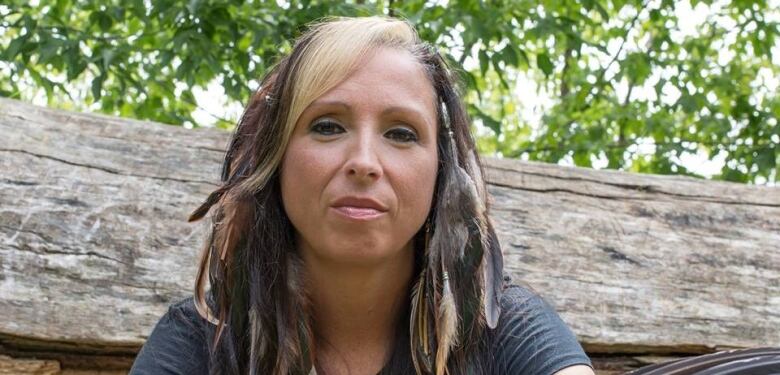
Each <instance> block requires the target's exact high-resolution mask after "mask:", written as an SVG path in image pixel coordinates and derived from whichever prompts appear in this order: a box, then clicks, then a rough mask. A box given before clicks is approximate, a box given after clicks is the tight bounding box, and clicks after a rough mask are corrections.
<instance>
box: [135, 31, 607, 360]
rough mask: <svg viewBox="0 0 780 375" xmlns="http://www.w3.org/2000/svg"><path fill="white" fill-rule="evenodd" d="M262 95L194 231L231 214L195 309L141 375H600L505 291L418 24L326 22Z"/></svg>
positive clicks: (449, 96)
mask: <svg viewBox="0 0 780 375" xmlns="http://www.w3.org/2000/svg"><path fill="white" fill-rule="evenodd" d="M261 87H262V88H261V89H260V90H259V91H258V92H257V93H256V94H255V95H254V97H253V98H252V100H251V101H250V103H249V105H248V106H247V109H246V111H245V112H244V115H243V116H242V119H241V121H240V122H239V124H238V127H237V129H236V131H235V134H234V137H233V140H232V141H231V144H230V146H229V149H228V151H227V155H226V158H225V163H224V165H223V174H222V181H223V184H222V186H221V187H220V188H219V189H217V190H216V191H215V192H214V193H212V194H211V195H210V196H209V197H208V199H207V200H206V202H205V203H204V204H203V205H202V206H201V207H200V208H199V209H198V210H196V211H195V212H194V213H193V215H192V217H191V220H197V219H199V218H201V217H202V216H204V215H205V214H206V213H207V212H208V211H209V210H213V218H214V227H213V231H212V235H211V237H210V238H209V240H208V241H207V246H206V248H205V249H204V256H203V258H202V260H201V265H200V270H199V274H198V277H197V282H196V287H195V297H194V299H188V300H184V301H182V302H180V303H178V304H176V305H174V306H172V307H171V309H170V310H169V311H168V314H166V315H165V316H164V317H163V318H162V319H161V320H160V322H159V323H158V325H157V326H156V327H155V329H154V331H153V332H152V334H151V336H150V337H149V339H148V341H147V343H146V344H145V345H144V348H143V349H142V351H141V352H140V353H139V355H138V358H137V359H136V362H135V364H134V367H133V369H132V370H131V373H133V374H144V373H187V374H193V373H203V374H205V373H216V374H243V373H250V374H290V373H294V374H312V373H318V374H376V373H382V374H411V373H417V374H436V375H442V374H453V375H454V374H519V373H523V374H553V373H558V374H592V370H591V369H590V367H589V366H590V362H589V360H588V358H587V356H585V354H584V353H583V351H582V348H581V347H580V346H579V344H577V342H576V340H575V338H574V336H573V335H572V333H571V332H570V331H569V330H568V328H567V327H566V326H565V325H564V324H563V322H562V321H561V320H560V318H558V316H557V315H556V314H555V312H554V311H553V310H552V309H551V308H550V307H549V306H548V305H546V304H545V303H544V302H543V301H542V300H541V299H540V298H539V297H537V296H534V295H532V294H530V293H529V292H528V291H526V290H525V289H522V288H519V287H505V285H504V282H505V280H504V279H503V278H502V276H501V272H502V261H501V251H500V248H499V246H498V242H497V239H496V236H495V232H494V230H493V228H492V226H491V224H490V221H489V219H488V216H487V209H486V206H485V201H486V200H485V186H484V182H483V180H482V178H481V170H480V169H481V167H480V164H479V162H478V155H477V153H476V151H475V149H474V141H473V139H472V138H471V135H470V133H469V120H468V118H467V115H466V112H465V110H464V107H463V105H462V104H461V102H460V99H459V97H458V94H457V92H456V91H455V85H454V83H453V78H452V76H451V73H450V72H449V71H448V70H447V68H446V66H445V64H444V62H443V60H442V59H441V57H440V56H439V55H438V53H436V51H435V50H434V49H433V48H431V47H429V46H428V45H426V44H424V43H422V42H421V41H420V40H419V39H418V36H417V35H416V33H415V32H414V30H413V29H412V28H411V27H410V26H409V25H408V24H407V23H405V22H402V21H398V20H392V19H383V18H357V19H337V20H332V21H329V22H324V23H321V24H317V25H314V26H313V27H311V29H310V30H309V31H308V32H307V33H305V34H304V35H303V36H301V37H300V38H299V40H298V41H297V43H296V44H295V47H294V48H293V50H292V52H291V54H290V55H289V56H287V57H286V58H284V59H283V60H282V61H281V62H280V63H279V64H278V65H277V66H276V68H274V70H273V71H271V72H270V73H269V74H268V76H267V77H266V78H265V80H264V82H263V84H262V86H261ZM207 281H208V283H209V284H210V291H209V292H206V290H205V285H206V282H207Z"/></svg>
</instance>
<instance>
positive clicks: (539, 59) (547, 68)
mask: <svg viewBox="0 0 780 375" xmlns="http://www.w3.org/2000/svg"><path fill="white" fill-rule="evenodd" d="M536 66H537V67H539V69H541V70H542V72H544V75H545V76H548V77H549V76H550V74H552V72H553V69H554V66H553V63H552V61H550V56H548V55H547V54H546V53H540V54H538V55H536Z"/></svg>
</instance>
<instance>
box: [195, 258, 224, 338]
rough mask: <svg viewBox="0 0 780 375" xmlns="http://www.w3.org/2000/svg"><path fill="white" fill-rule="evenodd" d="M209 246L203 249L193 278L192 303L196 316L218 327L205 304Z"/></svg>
mask: <svg viewBox="0 0 780 375" xmlns="http://www.w3.org/2000/svg"><path fill="white" fill-rule="evenodd" d="M209 245H210V244H207V246H205V247H204V249H203V254H201V260H200V267H199V268H198V274H197V277H196V278H195V298H194V299H193V302H194V304H195V310H196V311H197V312H198V315H200V316H201V317H202V318H203V319H205V320H206V321H208V322H209V323H211V324H213V325H219V321H218V320H217V319H216V317H215V315H214V313H213V312H212V311H211V308H209V306H208V304H207V303H206V281H207V279H208V269H209V264H210V263H211V251H210V250H211V249H210V246H209Z"/></svg>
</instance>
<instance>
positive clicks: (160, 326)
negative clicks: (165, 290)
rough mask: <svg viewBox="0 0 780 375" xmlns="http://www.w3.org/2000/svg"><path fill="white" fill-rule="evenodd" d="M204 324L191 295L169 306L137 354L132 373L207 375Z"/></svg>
mask: <svg viewBox="0 0 780 375" xmlns="http://www.w3.org/2000/svg"><path fill="white" fill-rule="evenodd" d="M203 324H205V320H203V319H202V318H201V317H200V316H199V315H198V314H197V311H196V310H195V306H194V304H193V302H192V298H187V299H185V300H183V301H181V302H178V303H176V304H174V305H172V306H170V307H169V308H168V312H167V313H165V315H163V317H162V318H161V319H160V320H159V321H158V322H157V325H156V326H155V327H154V330H152V333H151V335H149V338H148V339H147V340H146V343H145V344H144V346H143V347H142V348H141V351H140V352H139V353H138V356H136V358H135V361H134V362H133V367H132V368H131V369H130V375H152V374H154V375H157V374H165V375H174V374H176V375H179V374H207V373H208V345H207V341H206V337H205V335H204V334H203V329H202V326H203Z"/></svg>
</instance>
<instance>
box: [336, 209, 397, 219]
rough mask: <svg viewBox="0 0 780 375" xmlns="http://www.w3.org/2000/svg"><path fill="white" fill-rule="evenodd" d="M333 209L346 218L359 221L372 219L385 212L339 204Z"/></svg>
mask: <svg viewBox="0 0 780 375" xmlns="http://www.w3.org/2000/svg"><path fill="white" fill-rule="evenodd" d="M333 209H334V210H336V212H338V213H339V214H340V215H342V216H344V217H346V218H348V219H352V220H361V221H364V220H373V219H376V218H378V217H380V216H382V215H384V214H385V213H384V212H383V211H379V210H377V209H374V208H368V207H353V206H339V207H333Z"/></svg>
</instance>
